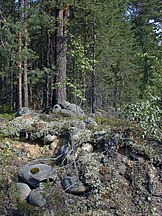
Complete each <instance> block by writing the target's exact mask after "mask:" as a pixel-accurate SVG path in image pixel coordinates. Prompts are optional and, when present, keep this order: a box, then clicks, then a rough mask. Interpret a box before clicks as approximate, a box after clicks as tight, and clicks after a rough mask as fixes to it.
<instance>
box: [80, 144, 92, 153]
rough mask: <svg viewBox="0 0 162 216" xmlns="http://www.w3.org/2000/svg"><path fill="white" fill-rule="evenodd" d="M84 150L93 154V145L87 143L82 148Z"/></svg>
mask: <svg viewBox="0 0 162 216" xmlns="http://www.w3.org/2000/svg"><path fill="white" fill-rule="evenodd" d="M82 150H83V151H87V152H93V146H92V145H91V144H89V143H85V144H84V145H83V146H82Z"/></svg>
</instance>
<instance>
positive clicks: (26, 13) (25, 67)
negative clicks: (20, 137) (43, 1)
mask: <svg viewBox="0 0 162 216" xmlns="http://www.w3.org/2000/svg"><path fill="white" fill-rule="evenodd" d="M28 3H29V2H28V0H24V7H25V17H24V33H25V47H24V48H25V51H26V56H25V61H24V98H23V100H24V106H25V107H28V77H27V64H28V63H27V49H28V41H27V40H28V32H27V22H28Z"/></svg>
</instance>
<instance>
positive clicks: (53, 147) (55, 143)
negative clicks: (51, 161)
mask: <svg viewBox="0 0 162 216" xmlns="http://www.w3.org/2000/svg"><path fill="white" fill-rule="evenodd" d="M58 146H59V140H58V139H56V140H54V141H53V142H52V143H51V144H50V145H49V149H50V150H53V151H55V150H56V148H57V147H58Z"/></svg>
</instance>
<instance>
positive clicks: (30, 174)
mask: <svg viewBox="0 0 162 216" xmlns="http://www.w3.org/2000/svg"><path fill="white" fill-rule="evenodd" d="M18 175H19V177H20V178H21V179H22V180H23V181H24V182H26V183H28V184H29V185H31V186H32V187H33V188H36V187H38V186H39V184H40V183H41V182H44V181H50V182H51V181H54V180H55V179H56V177H57V174H56V170H55V169H54V168H53V167H51V166H49V165H47V164H41V163H39V164H32V163H28V164H25V165H24V166H23V167H21V168H20V169H19V171H18Z"/></svg>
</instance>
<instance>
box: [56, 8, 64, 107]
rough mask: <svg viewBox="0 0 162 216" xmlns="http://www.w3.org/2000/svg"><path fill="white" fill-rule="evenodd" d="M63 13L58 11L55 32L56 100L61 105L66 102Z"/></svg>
mask: <svg viewBox="0 0 162 216" xmlns="http://www.w3.org/2000/svg"><path fill="white" fill-rule="evenodd" d="M63 14H64V11H63V10H60V11H59V13H58V30H57V45H56V46H57V51H56V52H57V53H56V54H57V69H58V73H57V76H56V83H57V85H58V86H57V90H56V100H57V103H61V102H62V101H64V100H66V52H67V40H66V33H65V31H64V16H63Z"/></svg>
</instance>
